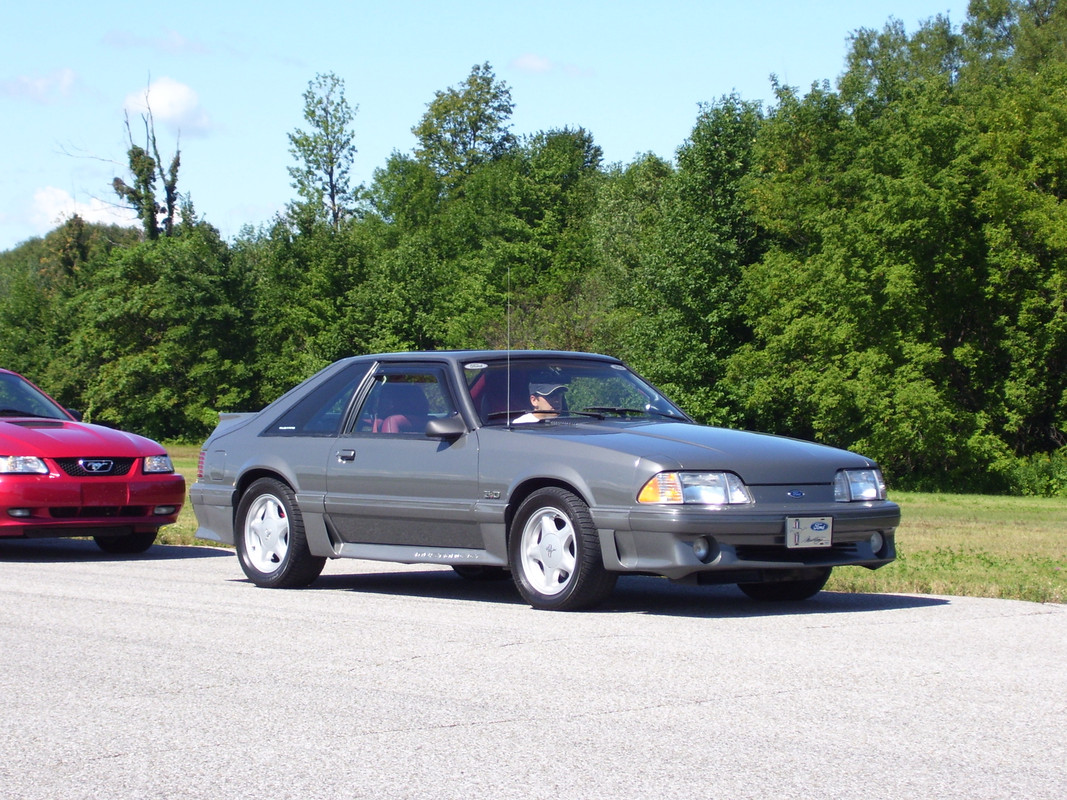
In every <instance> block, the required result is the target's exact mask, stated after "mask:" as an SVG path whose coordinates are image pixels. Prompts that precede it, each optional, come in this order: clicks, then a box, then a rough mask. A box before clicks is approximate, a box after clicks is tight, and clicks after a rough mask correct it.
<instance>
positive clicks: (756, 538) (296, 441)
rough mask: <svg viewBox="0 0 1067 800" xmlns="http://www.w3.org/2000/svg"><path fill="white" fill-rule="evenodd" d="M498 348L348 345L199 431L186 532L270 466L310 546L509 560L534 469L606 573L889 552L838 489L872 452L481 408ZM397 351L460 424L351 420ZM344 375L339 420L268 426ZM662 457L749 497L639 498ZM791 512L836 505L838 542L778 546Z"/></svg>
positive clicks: (346, 552) (861, 510) (883, 509)
mask: <svg viewBox="0 0 1067 800" xmlns="http://www.w3.org/2000/svg"><path fill="white" fill-rule="evenodd" d="M503 357H504V354H502V353H498V352H475V353H467V352H458V353H422V354H419V353H410V354H388V355H382V356H369V357H362V358H359V359H349V360H347V361H343V362H338V363H337V364H334V365H331V366H330V367H328V368H326V369H325V370H323V371H322V372H321V373H319V374H318V375H315V376H313V377H312V378H310V379H309V380H308V381H305V382H304V383H303V384H301V385H300V386H298V387H296V388H295V389H293V390H292V391H290V392H288V393H287V394H286V395H284V396H283V397H282V398H280V399H279V400H278V401H275V402H274V403H272V404H271V405H270V406H268V407H267V408H265V409H264V410H263V411H261V412H259V413H258V414H253V415H229V416H228V417H227V418H225V419H224V420H222V421H221V422H220V425H219V428H218V429H217V430H216V431H215V432H214V433H213V434H212V436H211V437H210V438H209V439H208V441H207V442H206V443H205V445H204V468H203V476H202V477H201V478H200V479H198V481H197V482H196V483H195V484H194V485H193V486H192V488H191V490H190V495H191V499H192V503H193V507H194V510H195V512H196V515H197V519H198V522H199V525H200V528H199V530H198V532H197V535H198V536H200V537H202V538H206V539H214V540H218V541H223V542H228V543H233V542H234V536H235V521H234V509H235V508H236V507H237V504H238V502H239V499H240V496H241V492H242V491H243V490H244V489H245V488H246V487H247V486H248V485H250V483H251V482H252V481H253V480H255V479H256V478H258V477H264V476H272V477H275V478H277V479H278V480H281V481H283V482H285V483H287V484H288V485H289V486H290V487H291V488H292V489H293V491H294V492H295V494H296V497H297V502H298V504H299V507H300V511H301V514H302V516H303V518H304V522H305V528H306V531H307V538H308V543H309V547H310V549H311V551H312V553H313V554H314V555H320V556H327V557H331V558H337V557H353V558H364V559H371V560H381V561H396V562H403V563H443V564H453V565H470V564H473V565H491V566H508V557H507V552H508V549H507V535H508V525H509V522H510V519H511V515H512V514H513V513H514V511H515V509H516V507H517V505H518V504H519V503H520V502H521V501H522V499H523V498H524V497H526V496H527V495H528V494H529V493H530V492H532V491H534V490H535V489H537V488H540V487H542V486H546V485H553V486H561V487H564V488H566V489H568V490H570V491H572V492H574V493H575V494H576V495H578V496H579V497H580V498H581V499H582V500H583V501H584V502H585V503H586V504H587V505H588V506H589V509H590V513H591V515H592V519H593V521H594V524H595V526H596V528H597V530H598V532H599V536H600V542H601V550H602V555H603V560H604V565H605V567H606V568H607V569H608V570H612V571H617V572H641V573H654V574H659V575H664V576H666V577H670V578H673V579H684V578H693V577H697V578H701V579H706V580H713V581H734V580H738V581H740V580H763V579H768V576H770V577H771V578H773V575H774V574H775V573H782V574H785V573H787V572H789V571H790V570H798V569H803V568H808V567H812V566H841V565H848V564H855V565H861V566H866V567H870V568H876V567H879V566H882V565H884V564H886V563H889V562H890V561H892V560H893V558H894V557H895V549H894V544H893V537H894V531H895V528H896V526H897V524H898V523H899V519H900V510H899V508H898V507H897V506H896V504H894V503H892V502H889V501H886V500H881V501H870V502H852V503H839V502H835V501H834V496H833V482H834V477H835V475H836V473H837V472H838V471H839V470H842V469H857V470H862V469H874V468H876V467H877V465H876V464H874V462H872V461H870V460H869V459H867V458H865V457H863V456H860V455H857V454H854V453H850V452H847V451H844V450H839V449H835V448H831V447H826V446H823V445H818V444H813V443H811V442H804V441H798V440H795V439H787V438H782V437H777V436H770V435H766V434H758V433H751V432H746V431H737V430H727V429H721V428H711V427H706V426H701V425H697V424H695V423H693V422H692V421H690V420H687V419H673V420H671V419H666V418H656V417H653V416H648V415H646V416H642V417H641V418H639V419H630V418H628V417H627V416H625V415H622V416H608V415H604V416H603V418H593V417H570V418H566V419H564V418H560V419H555V420H547V421H542V422H539V423H535V424H529V425H511V426H507V425H504V424H490V423H487V421H486V416H485V414H484V413H480V410H479V408H478V401H477V400H476V399H475V398H473V397H472V393H471V392H469V391H468V380H469V378H465V377H464V369H465V367H466V368H467V369H468V372H469V371H470V369H471V368H472V367H471V365H477V366H482V367H484V366H485V363H482V362H486V363H490V362H491V363H499V362H500V360H501V359H502V358H503ZM508 357H509V358H514V359H516V360H525V361H524V363H526V364H527V366H529V364H531V363H537V362H538V359H542V360H544V362H545V363H546V364H548V363H550V362H551V363H555V362H557V361H561V360H570V361H573V362H575V363H585V361H588V362H589V363H592V364H596V365H604V364H607V365H618V366H616V367H613V368H616V369H620V370H621V369H622V367H621V365H620V364H619V362H617V361H616V360H615V359H610V358H607V357H604V356H590V355H586V354H573V353H554V352H547V353H521V352H515V353H512V354H509V356H508ZM405 364H417V365H432V366H433V368H434V369H438V370H442V371H443V374H444V375H445V376H446V382H447V384H448V389H449V392H450V393H451V394H452V399H453V402H454V404H455V411H454V412H453V413H454V415H455V416H457V417H458V418H459V419H462V421H463V423H464V428H465V430H464V432H463V433H461V434H460V435H458V436H450V437H434V436H430V435H427V434H426V433H425V432H422V430H421V428H420V429H419V430H416V431H413V432H408V433H400V434H390V433H385V434H382V433H368V432H359V431H358V430H357V429H358V428H359V425H358V424H357V423H356V422H355V418H356V414H357V413H359V412H357V411H356V410H354V409H358V407H359V405H360V403H361V402H363V399H362V398H365V397H366V394H367V392H368V389H367V385H368V382H369V381H370V379H371V378H370V376H371V375H373V374H375V369H372V368H374V367H376V369H377V371H378V372H381V371H382V369H384V368H385V367H388V366H390V365H392V366H397V365H399V366H403V365H405ZM509 368H510V362H509ZM368 370H369V371H368ZM346 371H347V372H346ZM345 374H351V375H353V376H355V377H356V378H359V377H360V376H363V375H364V374H366V376H367V377H366V379H364V380H363V382H362V383H360V384H359V385H360V387H361V388H359V389H358V390H356V392H355V394H354V395H353V397H352V399H351V401H346V402H349V403H350V405H349V406H348V408H349V409H350V410H349V411H348V412H347V414H348V416H347V417H346V418H345V419H347V420H348V421H347V422H345V423H344V424H343V425H341V427H339V428H338V430H337V431H336V432H334V433H331V434H329V435H323V434H322V433H321V432H318V433H316V435H308V436H302V435H280V434H279V432H278V430H276V429H275V428H278V427H281V428H284V427H285V426H278V425H277V420H278V419H285V417H284V415H285V414H286V413H287V410H288V409H291V408H293V407H294V406H295V404H297V403H299V402H300V401H301V400H302V399H303V398H306V397H308V396H310V395H313V394H314V393H315V392H316V390H317V389H318V388H319V387H323V386H329V385H330V381H337V380H340V379H341V378H342V377H344V375H345ZM352 383H353V385H355V383H356V381H353V382H352ZM338 418H339V419H340V418H341V417H338ZM490 419H491V418H490ZM272 426H275V428H272ZM671 470H685V471H728V472H732V473H734V474H736V475H737V476H738V477H740V478H741V480H742V481H743V482H744V483H745V485H746V486H747V487H748V488H749V490H750V492H751V494H752V495H753V497H754V500H755V502H754V503H753V504H751V505H747V506H722V507H718V506H699V505H643V504H639V503H637V502H636V497H637V494H638V492H639V491H640V490H641V487H642V486H643V485H644V484H645V483H646V481H648V480H649V479H650V478H652V477H653V476H655V475H656V474H658V473H660V472H664V471H671ZM788 517H820V518H821V517H826V518H829V519H832V522H833V545H832V546H831V547H826V548H819V549H817V550H812V549H801V550H797V549H787V548H786V547H785V544H784V541H785V520H786V518H788ZM875 533H878V534H879V535H880V541H881V542H882V543H883V545H882V546H881V547H879V548H878V550H877V551H876V550H875V549H874V547H873V546H872V543H871V542H872V536H873V534H875ZM698 537H706V538H709V539H711V541H712V542H713V552H712V555H711V557H705V558H704V560H701V559H698V558H697V557H696V555H695V553H694V549H693V546H692V543H693V541H694V540H695V539H697V538H698ZM874 541H875V542H876V543H877V542H878V541H879V538H878V537H875V538H874Z"/></svg>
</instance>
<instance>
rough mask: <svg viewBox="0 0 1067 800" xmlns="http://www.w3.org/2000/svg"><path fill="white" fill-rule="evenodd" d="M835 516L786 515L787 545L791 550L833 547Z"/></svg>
mask: <svg viewBox="0 0 1067 800" xmlns="http://www.w3.org/2000/svg"><path fill="white" fill-rule="evenodd" d="M833 542H834V518H833V517H786V518H785V546H786V547H787V548H788V549H790V550H794V549H795V550H811V549H817V548H826V547H832V546H833Z"/></svg>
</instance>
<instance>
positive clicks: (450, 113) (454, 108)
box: [412, 62, 516, 187]
mask: <svg viewBox="0 0 1067 800" xmlns="http://www.w3.org/2000/svg"><path fill="white" fill-rule="evenodd" d="M514 107H515V106H514V103H512V101H511V89H510V88H508V85H507V84H506V83H504V82H503V81H497V79H496V75H495V74H494V73H493V70H492V67H490V65H489V63H488V62H486V63H484V64H476V65H475V66H474V67H473V68H472V69H471V72H470V75H468V76H467V79H466V81H464V82H463V83H462V84H461V85H460V86H459V87H452V88H449V89H446V90H445V91H438V92H436V93H435V94H434V99H433V100H432V101H431V102H430V103H429V104H428V106H427V110H426V114H424V115H423V118H422V120H421V121H420V122H419V124H418V125H416V126H415V127H414V128H412V133H414V134H415V137H416V138H417V139H418V142H419V144H418V146H417V147H416V148H415V156H416V157H417V158H418V159H419V160H420V161H422V162H424V163H426V164H428V165H429V166H430V167H431V168H432V169H433V170H434V171H435V172H436V173H437V174H438V175H439V176H441V178H442V179H444V181H445V182H446V183H447V184H448V185H449V186H450V187H454V186H456V185H457V184H458V183H459V182H460V181H461V180H462V178H463V177H464V176H466V175H469V174H470V173H471V172H472V171H473V169H474V168H475V167H476V166H478V165H479V164H482V163H485V162H487V161H492V160H494V159H497V158H500V157H501V156H503V155H504V154H505V153H507V152H508V151H510V150H511V149H512V148H513V147H514V146H515V143H516V142H515V137H514V136H513V135H512V134H511V130H510V125H509V122H508V121H509V120H510V119H511V113H512V111H513V110H514Z"/></svg>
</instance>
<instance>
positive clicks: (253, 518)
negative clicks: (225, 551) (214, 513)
mask: <svg viewBox="0 0 1067 800" xmlns="http://www.w3.org/2000/svg"><path fill="white" fill-rule="evenodd" d="M236 539H237V542H236V544H237V557H238V559H239V560H240V562H241V569H243V570H244V573H245V575H247V576H248V579H249V580H250V581H252V583H254V584H255V585H256V586H262V587H265V588H271V589H297V588H300V587H303V586H307V585H308V584H310V583H311V582H312V581H314V580H315V578H317V577H319V574H320V573H321V572H322V568H323V567H324V566H325V565H326V559H325V558H322V557H318V556H313V555H311V551H310V550H309V549H308V544H307V537H306V536H305V534H304V518H303V517H302V516H301V515H300V508H299V507H298V506H297V504H296V495H295V494H294V493H293V490H292V489H290V488H289V487H288V486H286V485H285V484H284V483H282V482H281V481H277V480H274V479H273V478H260V479H259V480H258V481H256V482H255V483H253V484H252V485H251V486H250V487H249V488H248V491H247V492H245V493H244V495H243V496H242V497H241V502H240V503H239V504H238V506H237V537H236Z"/></svg>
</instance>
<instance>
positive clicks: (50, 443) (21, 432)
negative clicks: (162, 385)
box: [0, 417, 164, 458]
mask: <svg viewBox="0 0 1067 800" xmlns="http://www.w3.org/2000/svg"><path fill="white" fill-rule="evenodd" d="M162 452H164V449H163V447H162V446H161V445H159V444H157V443H156V442H154V441H152V440H151V439H146V438H145V437H143V436H138V435H137V434H134V433H126V432H125V431H118V430H115V429H113V428H104V427H102V426H100V425H90V424H88V423H84V422H73V421H70V420H58V419H38V418H34V417H22V418H14V419H4V420H0V455H19V456H38V457H50V458H67V457H74V456H78V457H83V456H115V457H129V458H135V457H137V456H144V455H158V454H160V453H162Z"/></svg>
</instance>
